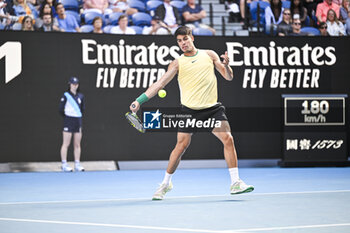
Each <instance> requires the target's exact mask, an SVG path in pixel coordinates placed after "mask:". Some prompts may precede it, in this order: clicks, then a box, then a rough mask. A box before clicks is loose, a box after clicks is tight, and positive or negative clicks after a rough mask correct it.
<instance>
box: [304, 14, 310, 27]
mask: <svg viewBox="0 0 350 233" xmlns="http://www.w3.org/2000/svg"><path fill="white" fill-rule="evenodd" d="M304 23H305V26H306V27H309V26H310V17H309V16H308V15H307V16H306V19H305V22H304Z"/></svg>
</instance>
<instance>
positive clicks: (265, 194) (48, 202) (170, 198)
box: [0, 190, 350, 205]
mask: <svg viewBox="0 0 350 233" xmlns="http://www.w3.org/2000/svg"><path fill="white" fill-rule="evenodd" d="M344 192H350V190H323V191H303V192H275V193H249V194H244V195H239V196H237V195H233V196H232V197H242V196H245V195H249V196H267V195H291V194H293V195H294V194H317V193H344ZM206 197H229V195H199V196H178V197H167V198H166V199H167V200H172V199H187V198H206ZM109 201H110V202H117V201H151V198H150V197H146V198H145V197H143V198H119V199H92V200H62V201H28V202H0V205H22V204H57V203H84V202H109Z"/></svg>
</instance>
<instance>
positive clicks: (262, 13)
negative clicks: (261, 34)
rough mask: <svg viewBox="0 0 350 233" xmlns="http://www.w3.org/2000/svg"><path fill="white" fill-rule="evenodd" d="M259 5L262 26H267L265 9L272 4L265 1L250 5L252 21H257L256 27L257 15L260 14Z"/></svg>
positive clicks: (254, 2)
mask: <svg viewBox="0 0 350 233" xmlns="http://www.w3.org/2000/svg"><path fill="white" fill-rule="evenodd" d="M258 4H259V7H260V11H259V16H260V25H264V24H265V9H266V8H267V7H268V6H270V3H268V2H263V1H253V2H251V3H250V6H249V7H250V14H251V17H252V18H251V19H252V20H253V21H255V23H254V26H256V25H257V19H258V17H257V13H258Z"/></svg>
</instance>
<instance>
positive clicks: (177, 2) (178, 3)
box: [170, 1, 187, 14]
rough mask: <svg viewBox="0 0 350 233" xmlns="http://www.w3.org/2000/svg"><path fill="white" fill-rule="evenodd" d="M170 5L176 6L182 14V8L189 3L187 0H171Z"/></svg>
mask: <svg viewBox="0 0 350 233" xmlns="http://www.w3.org/2000/svg"><path fill="white" fill-rule="evenodd" d="M170 5H172V6H173V7H176V8H177V9H178V10H179V13H180V14H182V8H183V7H184V6H186V5H187V2H182V1H171V2H170Z"/></svg>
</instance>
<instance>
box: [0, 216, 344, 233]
mask: <svg viewBox="0 0 350 233" xmlns="http://www.w3.org/2000/svg"><path fill="white" fill-rule="evenodd" d="M0 221H12V222H31V223H47V224H61V225H80V226H95V227H116V228H132V229H143V230H159V231H179V232H204V233H239V232H257V231H277V230H278V231H281V230H292V229H305V228H324V227H341V226H350V223H338V224H320V225H303V226H287V227H266V228H247V229H237V230H205V229H190V228H174V227H155V226H135V225H122V224H108V223H90V222H67V221H51V220H40V219H22V218H0Z"/></svg>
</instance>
